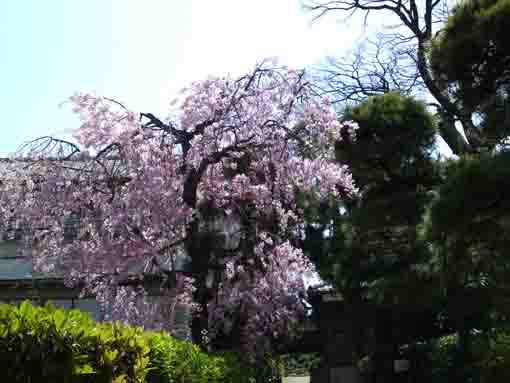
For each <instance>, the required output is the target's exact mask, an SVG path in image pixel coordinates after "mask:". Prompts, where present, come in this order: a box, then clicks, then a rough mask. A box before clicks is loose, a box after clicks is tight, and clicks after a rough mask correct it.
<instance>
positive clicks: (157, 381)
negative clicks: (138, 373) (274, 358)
mask: <svg viewBox="0 0 510 383" xmlns="http://www.w3.org/2000/svg"><path fill="white" fill-rule="evenodd" d="M148 339H149V344H150V350H151V351H150V361H151V370H150V371H149V373H148V375H147V382H148V383H174V382H175V383H177V382H178V383H180V382H192V383H245V382H246V383H248V382H250V381H251V380H250V379H251V378H252V377H253V376H254V371H253V370H252V369H251V368H249V367H247V366H246V365H243V363H242V362H241V360H240V359H239V358H238V357H237V356H235V355H234V354H233V353H216V354H207V353H205V352H203V351H201V350H200V348H199V347H198V346H196V345H194V344H192V343H189V342H184V341H179V340H176V339H174V338H172V337H171V336H169V335H168V334H166V333H152V334H150V335H148Z"/></svg>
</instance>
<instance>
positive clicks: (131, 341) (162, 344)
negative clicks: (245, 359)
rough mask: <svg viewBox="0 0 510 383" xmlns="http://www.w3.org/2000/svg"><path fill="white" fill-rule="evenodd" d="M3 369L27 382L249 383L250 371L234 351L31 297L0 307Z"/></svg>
mask: <svg viewBox="0 0 510 383" xmlns="http://www.w3.org/2000/svg"><path fill="white" fill-rule="evenodd" d="M0 370H1V371H2V379H0V380H1V381H6V382H27V383H28V382H30V383H38V382H50V383H51V382H94V383H103V382H104V383H110V382H115V383H174V382H175V383H183V382H193V383H202V382H204V383H205V382H208V383H209V382H210V383H245V382H246V383H248V382H250V381H251V380H250V379H251V377H252V376H253V374H254V370H252V369H250V368H247V367H245V366H243V364H242V363H241V361H240V360H239V359H238V358H237V357H236V356H235V355H233V354H231V353H225V354H215V355H210V354H207V353H205V352H203V351H201V350H200V349H199V348H198V347H197V346H195V345H193V344H191V343H189V342H183V341H178V340H176V339H173V338H172V337H170V336H169V335H168V334H166V333H155V332H144V331H143V329H141V328H139V327H129V326H123V325H121V324H119V323H99V322H95V321H93V320H92V319H91V318H90V316H89V315H88V314H87V313H83V312H81V311H79V310H63V309H55V308H54V307H52V306H51V305H46V306H44V307H34V306H32V305H31V304H30V303H29V302H28V301H27V302H23V303H22V304H21V305H20V306H10V305H0Z"/></svg>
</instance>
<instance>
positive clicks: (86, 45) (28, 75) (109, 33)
mask: <svg viewBox="0 0 510 383" xmlns="http://www.w3.org/2000/svg"><path fill="white" fill-rule="evenodd" d="M351 24H352V25H347V24H345V23H338V22H337V21H336V20H335V19H333V18H329V19H327V20H324V21H321V22H320V23H312V22H311V15H310V14H309V13H306V12H304V11H303V9H302V8H301V4H300V0H278V1H275V0H258V1H248V0H246V1H244V0H230V1H229V0H214V1H207V0H202V1H200V0H188V1H176V0H160V1H158V0H145V1H141V0H132V1H130V0H87V1H78V0H0V52H1V56H0V57H1V60H0V84H1V85H0V113H1V116H2V130H1V135H0V155H1V156H4V155H6V154H8V153H11V152H12V151H14V150H15V149H16V148H17V147H18V146H19V145H20V144H21V143H22V142H23V141H24V140H27V139H30V138H35V137H39V136H41V135H46V134H53V135H59V136H62V135H64V136H69V131H70V130H71V129H73V128H75V127H76V126H77V124H78V123H79V121H78V120H77V119H76V118H75V117H74V116H73V115H72V113H71V112H70V108H69V105H66V104H64V105H61V104H62V102H63V101H65V100H66V99H67V98H68V97H69V96H70V95H72V94H73V93H74V92H75V91H94V92H96V93H97V94H98V95H104V96H108V97H113V98H116V99H119V100H121V101H123V102H125V103H126V104H127V105H129V107H130V108H132V109H134V110H138V111H152V112H155V113H158V114H160V115H161V116H164V115H165V114H166V110H167V105H168V103H169V101H170V100H171V99H172V98H173V94H175V93H176V92H177V90H178V89H180V88H182V87H183V86H185V85H186V84H187V83H189V82H190V81H193V80H197V79H201V78H203V77H205V76H207V75H209V74H222V73H241V72H244V71H246V70H249V69H250V68H251V67H252V66H253V65H254V64H255V62H256V61H258V60H260V59H262V58H264V57H269V56H279V57H281V61H282V62H284V63H286V64H289V65H291V66H294V67H303V66H307V65H312V64H315V63H318V62H319V61H320V60H321V58H323V57H324V56H326V55H327V54H337V53H340V52H345V50H346V49H349V48H350V47H351V46H352V45H353V43H354V41H355V40H356V38H358V37H360V35H361V34H362V33H363V31H362V30H361V29H360V27H359V26H357V25H359V23H354V22H352V23H351ZM356 24H357V25H356Z"/></svg>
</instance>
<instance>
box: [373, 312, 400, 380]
mask: <svg viewBox="0 0 510 383" xmlns="http://www.w3.org/2000/svg"><path fill="white" fill-rule="evenodd" d="M387 316H388V313H386V312H384V313H383V315H382V316H378V318H377V323H376V325H375V341H376V344H375V353H374V380H373V381H374V383H393V382H394V381H395V372H394V368H393V362H394V359H395V346H394V344H393V329H392V327H393V326H392V321H391V319H390V318H388V317H387Z"/></svg>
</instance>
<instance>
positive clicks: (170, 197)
mask: <svg viewBox="0 0 510 383" xmlns="http://www.w3.org/2000/svg"><path fill="white" fill-rule="evenodd" d="M71 102H72V104H73V106H74V111H75V112H76V113H77V114H78V115H79V116H80V118H81V120H82V125H81V126H80V127H79V128H78V129H76V130H75V132H74V137H75V139H76V140H77V143H76V144H75V143H70V142H65V141H62V140H58V139H53V138H47V137H46V138H42V139H38V140H36V141H34V142H32V143H31V144H30V145H29V146H28V147H26V148H25V149H26V150H25V152H24V153H25V155H26V156H27V157H28V158H27V159H25V162H24V163H19V166H17V167H16V166H14V167H13V168H12V169H11V170H12V171H10V172H7V173H8V174H4V175H2V184H1V190H0V198H1V203H0V222H2V223H4V222H8V221H9V220H10V219H12V218H13V217H16V218H18V219H23V220H24V222H25V223H26V227H27V229H26V230H25V231H26V235H25V241H26V242H27V245H28V247H27V248H29V249H30V250H31V254H32V256H33V257H34V258H35V264H36V267H39V268H42V269H44V270H49V269H52V268H60V269H61V270H63V271H64V272H65V274H66V276H67V279H68V282H70V283H73V282H80V283H85V284H86V288H87V289H89V291H92V292H93V293H95V294H96V296H97V297H98V299H100V300H101V301H102V303H104V304H110V305H111V304H113V305H116V306H115V307H116V308H117V311H115V312H116V313H117V314H118V315H119V316H120V318H121V319H122V318H123V317H124V318H125V317H128V318H139V319H140V320H141V321H142V323H143V321H144V318H146V319H147V323H146V324H147V325H148V326H160V327H164V326H165V322H164V321H165V319H166V318H165V317H164V316H162V317H159V318H160V319H161V320H162V322H159V323H153V322H151V321H152V320H153V319H154V316H153V315H146V314H147V313H146V312H144V310H145V309H146V308H147V307H148V306H147V304H144V305H142V306H140V305H139V304H138V303H137V302H139V301H140V300H141V301H144V299H145V298H146V297H145V294H144V293H143V292H140V291H139V290H136V291H135V290H129V289H127V288H123V289H120V290H119V288H118V283H119V278H120V276H121V275H122V274H123V273H126V272H128V271H129V270H130V268H131V267H132V266H133V265H134V264H135V265H142V266H143V267H144V269H145V270H148V269H151V268H154V267H159V266H161V265H162V264H163V263H165V262H166V263H168V264H170V265H172V266H174V263H175V259H176V257H178V256H181V255H183V254H184V255H185V256H186V257H187V258H188V259H189V265H190V272H189V274H188V275H187V278H184V279H182V278H181V280H180V282H179V283H178V291H177V293H178V299H181V300H182V301H183V302H185V303H187V304H190V305H193V307H194V308H195V309H196V311H195V315H194V320H193V326H192V332H193V337H194V340H195V341H196V342H199V343H201V342H203V341H204V335H205V334H206V333H207V337H208V339H209V340H214V339H215V338H216V337H217V336H220V335H225V334H230V333H233V334H235V335H236V337H235V340H236V342H237V345H238V346H239V344H241V345H243V346H244V347H245V349H246V350H248V351H250V352H251V354H257V353H259V352H263V351H264V350H267V349H268V348H270V346H271V341H272V340H273V339H276V338H278V337H286V336H292V334H293V332H294V326H293V325H294V324H295V323H296V321H298V320H299V318H300V316H301V315H302V314H303V313H304V308H303V307H302V305H301V303H300V301H299V299H298V296H299V294H300V293H303V292H304V285H303V279H302V274H303V273H304V272H306V271H309V270H311V269H312V265H311V264H310V262H309V261H308V260H307V258H306V257H305V256H304V255H303V254H302V251H301V250H300V248H299V247H297V244H298V241H297V240H298V239H299V236H300V233H301V229H300V227H301V226H302V224H303V218H304V217H303V214H302V211H301V210H300V209H298V208H297V205H296V195H297V193H298V192H306V193H308V194H310V195H314V196H315V198H317V199H327V198H330V197H335V198H340V199H341V198H346V197H348V196H351V195H353V194H355V193H356V189H355V186H354V183H353V182H352V178H351V175H350V173H349V170H348V168H347V167H346V166H345V165H341V164H339V163H337V162H336V161H335V160H334V150H333V146H332V145H329V142H330V140H331V139H333V138H336V139H341V133H342V132H343V131H344V130H345V131H350V130H352V129H354V125H351V124H349V123H343V124H342V123H339V122H338V120H337V116H336V114H335V112H334V111H333V109H332V108H331V105H330V104H329V103H328V101H327V100H324V99H321V98H317V97H315V96H314V95H313V92H312V89H311V87H310V84H309V82H308V80H307V79H306V77H305V76H304V73H303V72H299V71H293V70H289V69H286V68H282V67H279V66H277V65H275V64H272V63H270V62H264V63H262V64H261V65H258V66H257V67H256V68H255V69H254V70H253V71H252V72H250V73H248V74H246V75H244V76H241V77H239V78H231V77H219V78H208V79H206V80H203V81H198V82H195V83H193V84H191V86H190V87H189V88H187V89H184V90H183V92H182V94H181V96H180V97H179V98H178V99H177V100H176V101H175V103H173V105H174V106H172V108H171V113H170V116H169V118H168V119H166V120H161V119H159V118H157V117H156V116H154V115H153V114H151V113H135V112H133V111H131V110H129V109H127V107H125V106H124V105H123V104H122V103H119V102H118V101H116V100H111V99H108V98H105V97H97V96H95V95H91V94H76V95H75V96H73V97H72V98H71ZM27 161H29V166H28V169H27V166H25V165H26V163H27ZM14 162H16V161H14ZM72 216H75V217H77V218H79V221H80V227H79V229H78V230H77V231H76V232H75V236H74V238H69V236H66V226H65V224H66V219H68V218H69V217H72ZM159 269H160V270H161V269H162V268H161V267H159ZM172 269H175V268H173V267H172ZM174 293H175V290H172V291H168V292H167V294H170V295H172V294H174ZM170 298H171V296H170ZM168 304H169V302H168V301H165V302H163V306H166V305H168ZM234 346H236V345H234Z"/></svg>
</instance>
